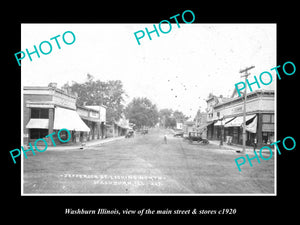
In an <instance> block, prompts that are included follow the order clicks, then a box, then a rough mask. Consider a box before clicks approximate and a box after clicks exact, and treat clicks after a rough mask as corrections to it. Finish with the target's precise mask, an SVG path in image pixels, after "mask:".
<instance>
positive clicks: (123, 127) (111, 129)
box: [107, 116, 132, 137]
mask: <svg viewBox="0 0 300 225" xmlns="http://www.w3.org/2000/svg"><path fill="white" fill-rule="evenodd" d="M128 130H132V127H130V126H129V120H128V119H126V118H125V117H124V116H123V117H121V118H120V119H119V120H118V121H115V122H112V123H111V124H110V125H108V127H107V136H108V137H117V136H125V135H126V134H127V132H128Z"/></svg>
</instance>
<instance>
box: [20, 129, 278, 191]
mask: <svg viewBox="0 0 300 225" xmlns="http://www.w3.org/2000/svg"><path fill="white" fill-rule="evenodd" d="M165 134H166V135H167V137H168V143H167V144H165V143H164V140H163V136H164V135H165ZM28 155H29V154H28ZM240 156H241V155H238V154H237V153H235V152H234V151H231V150H225V149H219V147H218V146H216V145H213V144H208V145H203V144H198V143H193V144H190V143H188V142H187V141H184V140H183V139H182V138H180V137H173V136H172V134H171V133H170V132H169V131H168V130H164V129H159V128H153V129H150V130H149V134H146V135H141V134H137V135H136V136H135V137H134V138H128V139H127V138H126V139H125V138H124V139H121V140H118V141H115V142H110V143H105V144H101V145H98V146H93V147H88V148H85V149H84V150H80V149H78V148H75V147H74V149H68V150H59V151H56V150H47V151H45V152H43V153H37V154H36V155H35V156H28V159H25V160H24V161H23V163H24V174H23V183H24V184H23V185H24V194H163V195H164V194H273V193H274V182H275V179H274V159H273V158H272V159H270V160H268V161H263V160H261V163H260V164H259V163H258V162H257V160H252V164H253V167H250V166H249V163H248V162H247V163H246V164H245V165H243V166H242V171H241V172H239V171H238V169H237V167H236V164H235V161H234V159H235V158H237V157H240ZM249 156H251V153H249ZM253 156H254V154H253Z"/></svg>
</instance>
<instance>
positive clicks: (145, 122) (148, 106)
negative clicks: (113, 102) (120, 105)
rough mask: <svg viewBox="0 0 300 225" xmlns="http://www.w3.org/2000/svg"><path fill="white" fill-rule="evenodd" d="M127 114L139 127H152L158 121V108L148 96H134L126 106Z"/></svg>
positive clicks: (131, 121)
mask: <svg viewBox="0 0 300 225" xmlns="http://www.w3.org/2000/svg"><path fill="white" fill-rule="evenodd" d="M125 116H126V118H128V119H129V122H130V123H134V124H135V125H136V126H137V127H138V128H141V127H143V126H148V127H152V126H154V125H155V124H157V122H158V110H157V107H156V105H155V104H153V103H152V102H151V101H150V100H149V99H147V98H134V99H133V100H132V101H131V102H130V103H129V104H128V105H127V107H126V108H125Z"/></svg>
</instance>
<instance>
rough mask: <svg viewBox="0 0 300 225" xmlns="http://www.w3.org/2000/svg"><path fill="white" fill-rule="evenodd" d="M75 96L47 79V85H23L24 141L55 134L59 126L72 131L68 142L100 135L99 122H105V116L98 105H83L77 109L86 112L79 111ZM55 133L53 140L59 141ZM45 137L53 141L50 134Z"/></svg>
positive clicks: (50, 143) (24, 142) (49, 142)
mask: <svg viewBox="0 0 300 225" xmlns="http://www.w3.org/2000/svg"><path fill="white" fill-rule="evenodd" d="M76 99H77V96H76V94H73V93H70V91H69V90H62V89H58V88H57V87H56V83H50V84H49V85H48V87H40V86H24V88H23V123H22V130H23V145H28V143H29V142H30V143H33V142H34V141H35V140H36V139H39V138H45V136H47V135H49V134H51V133H53V132H56V134H57V132H58V130H60V129H62V128H66V129H68V130H69V131H70V132H71V134H72V138H71V140H70V141H69V142H68V143H70V142H79V141H85V140H92V139H94V138H95V137H96V138H99V137H100V136H102V134H101V132H100V131H99V130H101V122H103V123H104V121H103V118H104V120H105V116H104V117H103V116H102V117H101V116H100V109H99V110H97V109H96V108H93V107H94V106H92V107H91V106H90V108H89V107H88V106H87V107H82V108H81V109H79V110H82V111H84V112H85V113H86V112H87V114H84V115H82V114H83V113H82V114H81V115H79V114H78V112H77V109H78V108H77V106H76ZM99 107H100V106H99ZM102 108H103V107H102ZM104 113H105V110H104ZM85 115H86V116H85ZM84 121H86V123H85V122H84ZM56 134H55V135H53V139H54V141H55V143H56V144H62V142H60V140H59V139H58V137H57V135H56ZM66 135H67V132H65V131H63V132H61V133H60V136H61V138H62V139H64V136H65V138H66V139H67V138H68V137H67V136H66ZM45 140H47V143H48V145H52V141H51V138H50V137H48V138H45Z"/></svg>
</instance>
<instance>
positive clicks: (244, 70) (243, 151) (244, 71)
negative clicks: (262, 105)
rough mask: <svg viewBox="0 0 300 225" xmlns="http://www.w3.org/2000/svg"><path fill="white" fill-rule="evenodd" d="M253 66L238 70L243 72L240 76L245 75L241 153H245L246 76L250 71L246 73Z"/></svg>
mask: <svg viewBox="0 0 300 225" xmlns="http://www.w3.org/2000/svg"><path fill="white" fill-rule="evenodd" d="M253 68H255V66H250V67H247V68H245V69H243V70H240V73H245V74H244V75H242V76H241V77H245V85H246V88H245V92H244V110H243V150H242V152H241V153H245V152H246V134H247V133H246V102H247V82H246V80H247V78H248V76H249V75H250V73H248V70H251V69H253ZM237 152H240V151H237Z"/></svg>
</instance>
